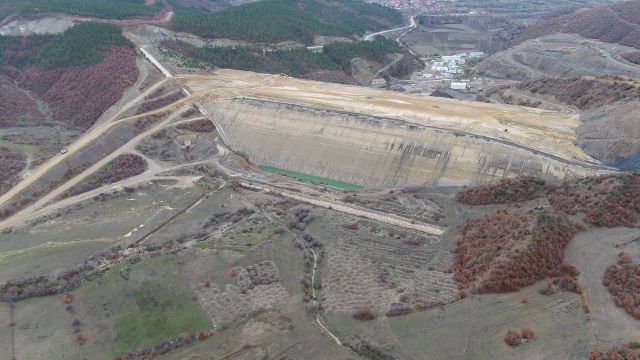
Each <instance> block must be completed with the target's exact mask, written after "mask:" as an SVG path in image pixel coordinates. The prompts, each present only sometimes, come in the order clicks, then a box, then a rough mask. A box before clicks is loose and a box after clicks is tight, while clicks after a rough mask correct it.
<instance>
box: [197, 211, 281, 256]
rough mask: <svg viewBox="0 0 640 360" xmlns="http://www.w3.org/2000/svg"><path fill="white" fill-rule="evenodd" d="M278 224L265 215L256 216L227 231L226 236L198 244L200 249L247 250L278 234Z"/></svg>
mask: <svg viewBox="0 0 640 360" xmlns="http://www.w3.org/2000/svg"><path fill="white" fill-rule="evenodd" d="M276 229H278V225H275V224H272V223H271V222H269V221H268V220H267V219H266V218H264V217H261V216H260V217H255V218H253V219H250V220H249V221H247V222H246V223H244V224H242V225H241V226H238V227H236V228H234V229H232V230H230V231H227V232H226V233H225V234H224V236H220V237H217V238H215V239H212V240H208V241H203V242H200V243H198V244H196V247H197V248H200V249H224V250H236V251H245V250H248V249H250V248H251V247H252V246H254V245H256V244H259V243H261V242H263V241H265V240H268V239H270V238H272V237H277V236H279V235H278V234H276Z"/></svg>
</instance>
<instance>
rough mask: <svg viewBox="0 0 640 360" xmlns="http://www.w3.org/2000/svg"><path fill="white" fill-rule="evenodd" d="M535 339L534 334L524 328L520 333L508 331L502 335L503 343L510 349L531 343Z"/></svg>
mask: <svg viewBox="0 0 640 360" xmlns="http://www.w3.org/2000/svg"><path fill="white" fill-rule="evenodd" d="M535 338H536V333H535V332H534V331H533V330H531V329H529V328H524V329H522V330H520V331H516V330H509V331H507V333H506V334H504V342H505V343H506V344H507V345H509V346H511V347H516V346H519V345H520V344H523V343H525V342H528V341H532V340H534V339H535Z"/></svg>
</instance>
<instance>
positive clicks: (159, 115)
mask: <svg viewBox="0 0 640 360" xmlns="http://www.w3.org/2000/svg"><path fill="white" fill-rule="evenodd" d="M136 56H138V58H137V59H138V62H137V66H138V67H139V68H140V69H141V71H140V73H141V75H140V77H139V78H138V80H137V81H136V82H135V83H134V84H133V85H131V86H130V87H129V88H128V90H127V91H128V93H127V95H128V96H123V97H122V99H120V100H119V101H118V102H117V103H116V104H115V105H113V106H112V107H111V108H110V109H109V110H108V111H106V112H105V113H104V114H103V116H101V117H100V119H98V120H97V121H96V122H95V123H93V125H92V126H91V127H89V128H87V129H86V131H84V132H81V133H80V132H79V133H78V134H77V136H76V137H74V138H72V139H70V140H69V141H68V142H67V143H65V145H64V147H62V148H59V149H58V150H55V151H54V152H52V153H51V154H50V156H49V157H47V158H46V159H43V160H41V161H39V162H38V163H35V164H33V166H32V167H29V168H28V171H25V172H23V173H21V174H20V176H18V177H17V178H16V179H15V181H14V182H13V183H12V185H11V186H10V187H8V188H7V190H6V191H4V193H2V194H1V195H0V321H3V322H4V323H6V324H10V325H9V326H3V327H0V350H3V351H2V352H0V353H7V354H9V355H10V356H11V357H12V358H14V359H36V360H39V359H43V360H45V359H46V360H64V359H83V358H85V359H88V358H91V359H98V360H109V359H112V360H114V359H115V360H148V359H151V358H158V359H175V360H183V359H196V358H198V359H229V360H253V359H311V360H316V359H317V360H326V359H341V360H366V359H410V360H413V359H443V360H444V359H446V360H451V359H456V360H458V359H459V360H463V359H469V358H474V359H487V360H488V359H492V360H493V359H507V358H531V359H549V358H557V359H572V360H573V359H575V360H582V359H584V357H585V355H586V354H587V353H588V352H589V351H590V350H591V348H592V346H591V345H592V344H594V343H595V341H594V340H593V339H598V341H599V342H601V343H604V344H607V345H609V344H618V343H621V342H624V341H628V339H630V338H632V337H633V336H636V335H637V334H638V325H637V321H635V320H634V319H633V318H632V317H631V316H630V315H628V312H629V310H627V309H623V308H620V307H619V306H616V305H615V304H616V303H615V302H614V301H611V300H610V299H609V294H608V293H607V290H608V289H607V288H605V287H604V285H603V283H602V281H601V278H602V273H604V271H605V269H606V267H607V265H611V264H612V263H613V264H615V259H616V257H617V256H618V253H619V252H620V251H627V252H628V253H629V254H631V255H630V256H633V257H637V256H640V248H638V247H637V244H639V243H640V242H638V239H640V230H639V226H638V225H639V224H640V215H636V212H637V213H640V195H638V194H640V190H639V189H640V177H638V176H635V175H631V174H625V173H622V172H620V171H618V170H616V169H614V168H611V167H608V166H606V165H604V164H603V163H601V162H600V161H598V160H596V159H594V158H592V157H590V156H589V155H587V154H586V153H585V152H583V150H582V149H581V148H580V147H579V146H578V145H576V129H577V127H578V125H579V124H580V120H579V118H578V116H577V115H576V114H575V113H573V112H570V111H549V110H543V109H534V108H525V107H521V106H513V105H500V104H490V103H483V102H478V101H476V102H472V101H461V100H453V99H445V98H438V97H431V96H417V95H410V94H403V93H398V92H393V91H386V90H380V89H373V88H368V87H359V86H350V85H342V84H334V83H326V82H319V81H311V80H301V79H295V78H291V77H287V76H282V75H270V74H262V73H255V72H247V71H239V70H227V69H216V70H215V71H206V72H205V71H201V72H192V73H180V72H175V73H172V72H171V71H169V70H167V69H165V68H164V67H163V65H162V64H161V63H160V62H158V61H157V60H155V59H154V58H153V55H152V54H151V53H149V52H144V53H143V54H142V55H141V54H140V53H137V55H136ZM142 56H144V57H146V58H147V59H154V60H155V61H149V62H147V61H143V60H142ZM158 70H160V71H158ZM634 204H637V205H634ZM633 206H637V207H634V209H636V208H637V209H638V210H637V211H636V212H629V211H627V208H632V207H633ZM602 209H611V211H608V212H604V211H603V210H602ZM601 226H602V227H616V228H615V229H605V228H602V229H596V228H597V227H601ZM625 226H627V227H625ZM580 229H582V230H580ZM594 229H596V230H594ZM583 230H584V231H583ZM579 231H581V232H580V233H579V234H578V232H579ZM574 235H575V240H574V243H572V244H571V245H569V242H570V241H571V240H572V238H573V237H574ZM483 239H490V240H491V241H483ZM594 239H596V240H597V241H596V240H594ZM574 244H582V245H580V246H578V245H574ZM584 244H587V245H584ZM593 244H597V245H593ZM549 249H551V250H549ZM585 249H588V251H585ZM565 250H566V259H565ZM565 260H566V261H568V260H570V261H571V262H572V263H573V264H575V267H574V265H571V264H568V263H566V262H565ZM619 263H620V266H621V267H622V266H626V265H625V264H627V263H628V261H627V260H626V258H624V257H622V258H620V260H619ZM619 271H623V270H619ZM625 271H626V270H625ZM578 281H580V282H582V283H584V284H586V286H585V287H584V288H583V287H581V285H578ZM622 296H624V294H622V295H620V297H622ZM589 304H592V308H590V307H589ZM581 308H582V309H583V310H580V309H581ZM632 310H633V309H632ZM625 311H626V312H625ZM634 321H635V322H634ZM66 323H68V324H70V325H71V326H60V324H66ZM531 324H534V325H535V333H537V334H538V335H537V336H538V339H539V340H536V341H533V340H534V338H533V336H532V335H531V332H530V331H529V330H531V329H529V330H527V331H525V330H526V329H528V327H529V326H532V325H531ZM512 328H517V329H520V328H522V329H523V330H518V331H519V332H518V334H517V336H516V337H515V338H516V340H515V343H517V345H520V346H519V347H518V349H515V348H514V347H513V346H512V345H509V344H508V343H505V340H504V338H503V336H504V334H505V333H507V332H508V331H511V329H512ZM572 329H579V330H577V331H574V332H573V333H572V335H571V336H570V337H567V336H565V337H563V336H564V335H565V334H567V333H569V332H570V330H572ZM531 331H533V330H531ZM509 334H510V333H509ZM523 334H524V335H523ZM525 335H526V336H528V338H527V341H529V343H526V344H525V341H524V340H522V339H523V338H522V336H525ZM534 335H535V334H534ZM556 339H562V341H561V342H558V341H555V340H556ZM554 341H555V342H554ZM552 342H553V343H554V346H553V347H549V346H547V344H548V343H552ZM461 344H464V346H461ZM5 349H6V351H4V350H5ZM576 349H577V350H576ZM514 354H515V355H514ZM538 354H543V355H542V357H540V356H537V355H538ZM11 357H10V358H11Z"/></svg>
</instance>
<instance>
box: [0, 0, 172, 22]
mask: <svg viewBox="0 0 640 360" xmlns="http://www.w3.org/2000/svg"><path fill="white" fill-rule="evenodd" d="M161 8H162V3H161V2H160V1H158V2H156V3H155V4H151V5H147V4H145V1H144V0H108V1H106V0H2V1H0V19H4V18H5V17H7V16H9V15H11V14H14V13H18V12H19V13H23V14H25V13H26V14H28V13H34V12H63V13H67V14H72V15H82V16H90V17H96V18H103V19H123V18H127V17H132V16H152V15H154V14H155V13H156V12H158V11H159V10H160V9H161Z"/></svg>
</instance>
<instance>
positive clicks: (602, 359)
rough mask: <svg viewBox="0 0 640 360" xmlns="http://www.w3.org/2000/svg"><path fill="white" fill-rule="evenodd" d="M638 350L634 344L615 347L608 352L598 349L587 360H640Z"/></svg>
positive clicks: (607, 350)
mask: <svg viewBox="0 0 640 360" xmlns="http://www.w3.org/2000/svg"><path fill="white" fill-rule="evenodd" d="M637 349H638V348H637V347H635V346H632V344H629V345H622V346H613V347H610V348H609V349H606V350H603V349H601V348H600V347H596V348H595V349H593V350H592V351H591V352H590V353H589V356H588V357H587V360H640V351H638V350H637Z"/></svg>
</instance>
